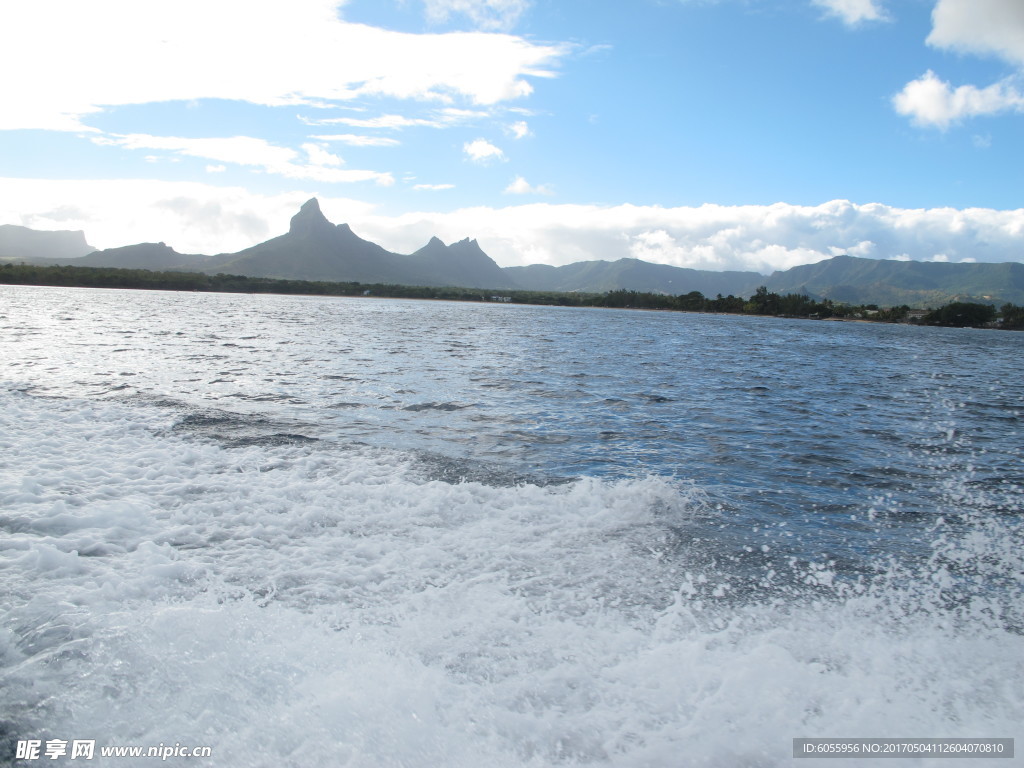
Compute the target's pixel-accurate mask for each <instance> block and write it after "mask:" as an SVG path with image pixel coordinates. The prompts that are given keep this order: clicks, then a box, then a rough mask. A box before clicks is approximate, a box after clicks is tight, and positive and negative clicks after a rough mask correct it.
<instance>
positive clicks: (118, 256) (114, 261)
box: [64, 243, 209, 271]
mask: <svg viewBox="0 0 1024 768" xmlns="http://www.w3.org/2000/svg"><path fill="white" fill-rule="evenodd" d="M208 259H209V257H208V256H200V255H196V254H187V253H178V252H177V251H176V250H174V249H173V248H171V247H170V246H169V245H167V244H166V243H139V244H137V245H125V246H122V247H121V248H107V249H105V250H102V251H93V252H92V253H90V254H89V255H88V256H83V257H82V258H80V259H75V260H74V261H73V262H72V261H67V260H65V261H64V263H66V264H74V265H75V266H80V267H119V268H121V269H152V270H164V269H183V270H186V271H195V270H199V269H200V268H201V266H202V265H203V264H205V263H206V262H207V260H208Z"/></svg>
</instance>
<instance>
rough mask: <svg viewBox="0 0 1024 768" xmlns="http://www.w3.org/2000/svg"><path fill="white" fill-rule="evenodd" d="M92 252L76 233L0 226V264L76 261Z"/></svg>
mask: <svg viewBox="0 0 1024 768" xmlns="http://www.w3.org/2000/svg"><path fill="white" fill-rule="evenodd" d="M95 250H96V249H95V248H93V247H92V246H91V245H89V244H88V243H87V242H85V233H84V232H82V231H80V230H75V231H71V230H57V231H54V232H48V231H43V230H38V229H30V228H29V227H19V226H18V225H16V224H0V260H3V261H34V260H35V259H47V258H48V259H77V258H78V257H80V256H85V255H86V254H87V253H91V252H92V251H95Z"/></svg>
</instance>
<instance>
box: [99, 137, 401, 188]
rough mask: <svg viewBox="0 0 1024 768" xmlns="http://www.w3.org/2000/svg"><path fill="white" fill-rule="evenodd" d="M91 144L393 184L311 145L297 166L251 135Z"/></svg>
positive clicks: (289, 154) (302, 175)
mask: <svg viewBox="0 0 1024 768" xmlns="http://www.w3.org/2000/svg"><path fill="white" fill-rule="evenodd" d="M92 141H93V142H94V143H96V144H101V145H115V146H120V147H125V148H126V149H163V150H167V151H170V152H175V153H178V154H180V155H187V156H189V157H200V158H203V159H204V160H216V161H218V162H220V163H232V164H234V165H244V166H255V167H257V168H259V169H261V170H263V171H264V172H266V173H273V174H277V175H280V176H284V177H286V178H290V179H311V180H313V181H323V182H330V183H345V182H356V181H374V182H376V183H377V184H382V185H385V186H387V185H390V184H393V183H394V177H393V176H392V175H391V174H390V173H381V172H379V171H363V170H345V169H341V168H338V167H337V166H340V165H341V164H342V160H341V158H340V157H338V156H337V155H334V154H331V153H330V152H328V151H327V150H325V149H324V148H323V147H321V146H319V145H317V144H312V143H307V144H303V145H302V149H303V150H304V152H305V153H306V156H307V158H308V160H309V162H308V163H300V162H296V161H297V160H298V159H299V158H300V155H299V153H298V152H296V151H295V150H294V149H289V148H288V147H281V146H277V145H274V144H271V143H270V142H267V141H264V140H263V139H257V138H253V137H251V136H232V137H230V138H200V139H191V138H180V137H177V136H149V135H147V134H139V133H136V134H128V135H118V134H113V135H111V136H96V137H94V138H93V139H92Z"/></svg>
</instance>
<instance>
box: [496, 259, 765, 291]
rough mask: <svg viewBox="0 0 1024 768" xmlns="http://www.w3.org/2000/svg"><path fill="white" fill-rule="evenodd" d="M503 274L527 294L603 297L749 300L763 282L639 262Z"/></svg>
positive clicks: (744, 275)
mask: <svg viewBox="0 0 1024 768" xmlns="http://www.w3.org/2000/svg"><path fill="white" fill-rule="evenodd" d="M505 271H506V272H508V273H509V274H511V275H512V277H513V278H514V279H515V281H516V282H517V283H518V284H519V285H521V286H522V287H523V288H526V289H529V290H538V291H582V292H585V293H604V292H605V291H614V290H619V289H625V290H628V291H645V292H651V293H666V294H671V295H679V294H682V293H690V292H691V291H700V292H701V293H703V294H704V295H705V296H710V297H714V296H716V295H717V294H719V293H721V294H723V295H728V294H730V293H731V294H733V295H743V296H749V295H750V294H751V293H753V292H754V291H755V290H757V287H758V286H759V285H761V284H763V283H764V279H765V278H764V275H762V274H760V273H758V272H711V271H709V270H701V269H685V268H683V267H673V266H670V265H668V264H652V263H650V262H647V261H641V260H640V259H619V260H618V261H577V262H576V263H574V264H567V265H565V266H563V267H552V266H549V265H547V264H532V265H530V266H528V267H506V268H505Z"/></svg>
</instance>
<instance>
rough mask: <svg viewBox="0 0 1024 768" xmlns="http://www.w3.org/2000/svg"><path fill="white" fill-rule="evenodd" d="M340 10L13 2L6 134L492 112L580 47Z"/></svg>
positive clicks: (0, 64)
mask: <svg viewBox="0 0 1024 768" xmlns="http://www.w3.org/2000/svg"><path fill="white" fill-rule="evenodd" d="M341 4H342V3H341V2H339V0H293V1H292V2H289V3H278V2H272V1H271V0H259V1H257V2H253V1H252V0H218V2H216V3H209V2H206V0H175V2H170V0H154V2H147V3H138V2H133V0H90V2H88V3H86V2H81V1H80V0H33V2H21V3H13V4H9V6H10V7H6V6H5V8H4V23H3V25H0V68H2V70H3V71H4V72H6V73H8V74H7V76H5V77H3V78H2V79H0V103H3V104H4V109H3V111H2V113H0V129H19V128H24V129H47V130H64V131H82V130H91V128H90V126H89V125H88V118H89V116H90V115H92V114H94V113H96V112H99V111H101V110H103V109H104V108H105V107H112V106H118V105H128V104H145V103H154V102H165V101H190V100H195V99H229V100H238V101H245V102H250V103H253V104H259V105H266V106H280V105H285V104H308V105H313V106H317V107H323V106H325V105H332V104H339V103H344V102H346V101H348V100H350V99H353V98H355V97H358V96H365V95H379V96H389V97H396V98H400V99H416V100H427V101H437V102H441V103H448V102H450V101H451V100H452V99H453V98H455V97H458V98H462V99H466V100H468V101H470V102H472V103H476V104H483V105H490V104H496V103H499V102H503V101H507V100H511V99H516V98H519V97H522V96H526V95H528V94H529V93H530V92H531V91H532V86H531V85H530V83H529V82H528V81H527V78H529V77H548V76H552V75H553V72H552V69H551V68H552V66H553V65H555V64H557V62H558V60H559V59H561V58H562V57H563V56H565V55H566V54H567V52H568V50H569V48H568V47H567V46H559V45H545V44H538V43H534V42H531V41H529V40H526V39H525V38H522V37H517V36H513V35H508V34H494V33H487V32H454V33H446V34H409V33H403V32H396V31H391V30H386V29H380V28H376V27H371V26H367V25H364V24H353V23H349V22H346V21H344V20H343V19H341V18H340V17H339V15H338V7H339V6H340V5H341ZM485 5H486V3H485ZM511 12H512V9H511V6H510V8H509V9H508V11H507V13H506V14H505V15H506V17H509V18H510V16H508V14H509V13H511ZM55 20H59V23H58V22H57V21H55ZM115 20H116V22H115ZM268 45H271V46H272V48H273V55H267V50H268ZM239 62H244V65H240V64H239ZM240 66H244V70H245V71H244V76H240V73H239V67H240ZM15 73H16V74H15Z"/></svg>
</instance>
